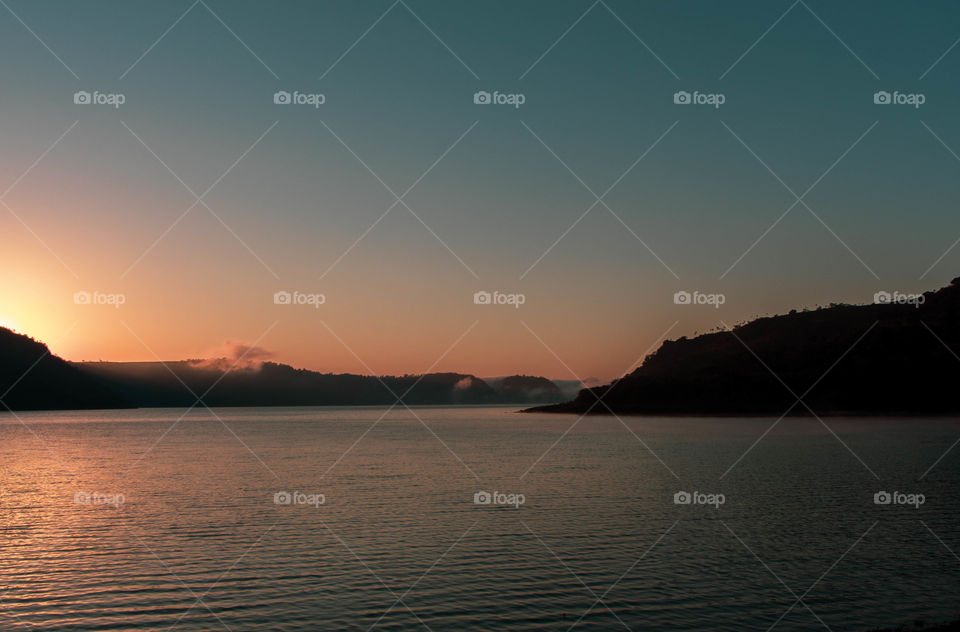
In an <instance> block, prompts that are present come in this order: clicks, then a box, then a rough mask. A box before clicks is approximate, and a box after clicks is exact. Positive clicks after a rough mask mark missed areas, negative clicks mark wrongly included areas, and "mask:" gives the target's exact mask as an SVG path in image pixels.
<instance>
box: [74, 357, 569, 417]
mask: <svg viewBox="0 0 960 632" xmlns="http://www.w3.org/2000/svg"><path fill="white" fill-rule="evenodd" d="M231 365H232V363H231V362H229V361H227V360H226V359H222V358H221V359H216V360H206V361H179V362H167V363H160V362H82V363H76V364H74V366H75V367H77V368H78V369H80V370H81V371H83V372H85V373H88V374H90V375H92V376H96V377H97V378H99V379H102V380H104V381H106V382H109V383H110V384H111V385H113V387H114V388H115V389H116V390H117V391H118V392H120V393H122V394H123V395H124V396H125V397H127V398H128V399H130V400H131V401H133V402H136V403H137V405H139V406H148V407H165V406H190V405H191V404H193V403H194V402H195V401H196V397H194V395H193V394H191V391H192V392H193V393H195V394H196V395H197V396H202V397H203V401H204V402H205V403H206V404H207V405H209V406H349V405H370V406H382V405H390V404H393V403H394V401H396V398H397V397H399V396H401V395H402V396H403V401H404V402H406V403H407V404H410V405H456V404H497V403H506V404H516V403H536V402H543V401H553V402H556V401H560V399H561V397H560V392H559V390H558V389H557V387H556V385H555V384H553V383H552V382H550V381H549V380H547V379H546V378H540V377H530V376H511V377H509V378H503V379H502V380H501V381H500V382H499V383H497V384H496V386H491V385H490V384H488V383H487V382H486V381H484V380H482V379H480V378H478V377H475V376H472V375H466V374H462V373H430V374H427V375H423V376H419V375H404V376H384V377H380V378H377V377H372V376H366V375H353V374H349V373H341V374H334V373H318V372H316V371H308V370H306V369H295V368H293V367H291V366H288V365H286V364H277V363H274V362H264V363H263V364H261V365H258V366H255V367H245V368H234V369H233V370H230V371H226V369H229V368H230V366H231ZM504 384H505V386H504ZM550 386H552V387H553V389H552V392H551V389H550ZM188 389H189V390H188ZM388 389H389V390H388ZM208 390H209V391H210V392H209V393H207V391H208ZM408 390H409V391H410V392H409V393H407V391H408ZM391 391H392V393H391ZM205 393H206V394H205ZM405 393H406V394H405ZM404 394H405V395H404Z"/></svg>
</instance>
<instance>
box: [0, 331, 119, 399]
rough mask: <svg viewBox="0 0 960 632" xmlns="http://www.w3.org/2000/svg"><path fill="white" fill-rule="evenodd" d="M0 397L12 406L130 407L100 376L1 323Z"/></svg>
mask: <svg viewBox="0 0 960 632" xmlns="http://www.w3.org/2000/svg"><path fill="white" fill-rule="evenodd" d="M8 391H9V392H8ZM0 399H2V401H3V403H4V404H6V405H7V406H8V407H9V408H10V409H12V410H63V409H81V408H129V407H130V403H129V402H128V401H127V400H125V399H123V398H122V397H121V396H120V395H118V394H117V393H116V392H114V391H112V390H111V389H110V388H109V387H108V386H106V385H105V384H104V383H103V382H102V381H101V380H99V379H97V378H96V377H93V376H91V375H88V374H86V373H84V372H82V371H78V370H77V369H75V368H74V367H73V366H71V365H70V364H69V363H68V362H66V361H64V360H63V359H61V358H59V357H57V356H55V355H53V354H51V353H50V350H49V349H47V345H45V344H43V343H41V342H37V341H36V340H34V339H33V338H29V337H27V336H24V335H21V334H18V333H16V332H13V331H10V330H9V329H6V328H5V327H0ZM4 410H6V409H5V408H4V407H3V406H2V405H0V411H4Z"/></svg>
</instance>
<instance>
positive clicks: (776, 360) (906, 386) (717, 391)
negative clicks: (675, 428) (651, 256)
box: [530, 278, 960, 415]
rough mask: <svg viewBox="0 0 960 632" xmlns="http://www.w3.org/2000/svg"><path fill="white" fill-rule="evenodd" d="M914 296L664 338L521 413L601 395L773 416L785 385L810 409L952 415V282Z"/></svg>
mask: <svg viewBox="0 0 960 632" xmlns="http://www.w3.org/2000/svg"><path fill="white" fill-rule="evenodd" d="M923 297H924V299H923V302H922V304H920V305H919V306H915V305H909V304H901V303H893V304H874V305H836V306H831V307H829V308H823V309H818V310H816V311H803V312H796V311H794V312H791V313H790V314H785V315H781V316H773V317H767V318H759V319H757V320H754V321H752V322H750V323H747V324H745V325H740V326H738V327H736V328H734V329H733V332H732V333H731V332H729V331H727V332H718V333H710V334H705V335H702V336H697V337H696V338H693V339H686V338H681V339H679V340H673V341H667V342H664V343H663V345H662V346H661V347H660V348H659V349H658V350H657V351H656V353H654V354H652V355H651V356H649V357H648V358H647V359H646V360H645V361H644V363H643V364H642V365H641V366H640V367H639V368H638V369H636V370H635V371H633V372H632V373H630V374H629V375H627V376H625V377H623V378H621V379H620V380H617V381H615V382H613V383H612V384H611V385H608V386H602V387H596V388H592V389H584V390H582V391H580V393H579V394H578V395H577V397H576V398H575V399H574V400H573V401H571V402H567V403H564V404H558V405H553V406H541V407H537V408H534V409H530V410H531V411H535V412H564V413H579V414H584V413H591V414H608V413H609V412H610V411H609V410H608V409H607V408H606V407H605V406H604V405H603V404H600V403H597V398H598V397H601V396H602V397H603V401H604V402H605V403H606V405H607V406H609V407H610V409H612V410H613V412H616V413H618V414H620V413H634V414H692V415H717V414H771V415H774V414H775V415H780V414H783V413H784V412H785V411H787V410H788V409H789V408H790V406H791V405H793V404H794V402H795V401H796V397H794V395H792V394H791V393H790V391H789V390H788V388H787V386H788V387H789V389H791V390H792V391H793V393H796V395H797V396H803V399H804V401H805V402H806V403H807V404H809V405H810V407H811V408H812V409H813V410H814V412H816V413H817V414H818V415H825V414H847V413H850V414H855V413H863V414H898V413H916V414H944V413H952V412H958V411H960V396H958V395H957V390H956V386H957V382H958V378H960V358H958V355H960V278H958V279H954V280H953V281H952V283H951V285H950V286H949V287H946V288H943V289H941V290H938V291H936V292H926V293H924V294H923ZM938 338H939V339H938ZM764 364H765V365H766V367H765V366H764ZM767 367H769V370H768V368H767ZM774 374H775V375H774ZM780 380H782V381H783V383H781V381H780ZM784 383H785V384H786V386H784ZM808 389H809V393H807V391H808ZM805 393H806V395H805ZM791 412H792V413H797V414H805V413H807V412H808V411H807V410H806V408H805V407H804V406H803V405H802V404H797V405H796V406H795V407H794V408H793V409H792V410H791Z"/></svg>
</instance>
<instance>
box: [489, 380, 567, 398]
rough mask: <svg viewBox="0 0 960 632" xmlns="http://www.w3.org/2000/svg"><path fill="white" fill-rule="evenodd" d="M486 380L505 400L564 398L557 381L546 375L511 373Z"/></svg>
mask: <svg viewBox="0 0 960 632" xmlns="http://www.w3.org/2000/svg"><path fill="white" fill-rule="evenodd" d="M484 381H485V382H486V383H487V384H489V385H490V386H491V388H493V389H494V390H495V391H496V392H497V393H498V395H499V397H501V398H502V399H503V400H504V401H515V402H558V401H560V400H562V399H563V393H562V392H561V391H560V387H559V386H558V385H557V384H556V382H553V381H551V380H548V379H547V378H545V377H540V376H534V375H510V376H507V377H488V378H484Z"/></svg>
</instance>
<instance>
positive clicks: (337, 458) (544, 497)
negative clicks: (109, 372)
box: [0, 408, 960, 632]
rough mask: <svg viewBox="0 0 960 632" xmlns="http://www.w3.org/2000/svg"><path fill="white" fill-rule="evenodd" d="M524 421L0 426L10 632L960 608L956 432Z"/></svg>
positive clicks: (287, 411)
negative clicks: (14, 631) (11, 631)
mask: <svg viewBox="0 0 960 632" xmlns="http://www.w3.org/2000/svg"><path fill="white" fill-rule="evenodd" d="M514 410H516V409H515V408H513V409H510V408H456V409H453V408H415V409H413V411H412V412H411V411H408V410H404V409H393V410H390V411H388V410H387V409H384V408H338V409H334V408H223V409H214V411H213V412H212V413H211V412H210V411H207V410H203V409H200V410H196V409H195V410H192V411H189V412H188V413H186V414H185V411H184V410H182V409H177V410H174V409H143V410H123V411H92V412H91V411H83V412H29V413H18V416H19V418H20V419H17V418H16V417H14V416H13V415H11V414H3V415H0V532H2V534H0V629H3V630H17V629H21V628H22V629H24V630H26V629H38V630H64V631H66V630H70V631H81V630H82V631H84V632H87V631H91V630H116V631H120V630H124V631H133V630H137V631H141V630H144V631H145V630H150V631H153V630H169V629H173V630H181V631H184V632H186V631H201V630H203V631H209V630H231V631H236V632H239V631H241V630H284V631H287V630H289V631H300V630H302V631H308V630H309V631H315V630H368V629H371V628H373V629H379V630H425V629H430V630H434V631H439V630H478V631H479V630H483V631H488V630H568V629H570V628H574V629H576V630H614V629H632V630H637V631H640V630H651V629H657V630H660V629H662V630H730V631H734V630H736V631H738V632H739V631H742V630H761V631H763V630H768V629H769V628H770V627H771V626H774V627H773V629H775V630H784V631H786V630H822V629H831V630H834V631H840V630H865V629H869V628H870V627H875V626H890V627H893V626H895V625H897V624H900V623H912V622H913V621H914V620H924V621H926V622H928V623H932V622H935V621H944V620H949V619H953V618H955V617H957V616H958V615H960V603H958V602H957V599H956V595H957V593H958V589H960V558H958V557H957V556H956V555H955V554H954V552H960V521H958V517H960V511H958V502H957V501H958V499H960V447H958V448H957V449H955V450H953V451H949V452H948V450H949V449H950V448H951V446H952V445H953V444H954V442H955V441H957V439H958V438H960V424H958V423H957V422H956V421H955V420H953V419H906V418H891V419H858V418H827V419H825V420H824V422H825V424H824V423H821V422H820V421H818V420H817V419H808V418H788V419H784V420H782V421H780V422H779V423H777V424H776V425H775V426H774V427H773V428H772V429H770V428H771V426H772V425H774V422H776V421H777V420H776V419H775V418H751V419H741V418H652V417H647V418H644V417H624V418H623V419H622V422H621V420H617V419H615V418H607V417H590V418H586V419H583V420H581V421H579V423H576V425H574V422H576V421H577V418H576V417H575V416H567V415H557V416H554V415H519V414H514V412H513V411H514ZM21 421H22V422H23V423H21ZM24 424H25V425H24ZM571 426H572V428H571ZM765 432H766V433H767V434H764V433H765ZM761 436H762V439H761ZM758 439H760V440H759V441H758ZM945 453H946V456H944V454H945ZM938 460H939V462H938ZM935 463H936V465H935V466H934V464H935ZM931 466H934V467H932V469H931ZM883 492H886V494H883ZM878 494H879V496H877V495H878ZM887 501H889V502H887ZM878 502H879V503H881V504H878Z"/></svg>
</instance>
